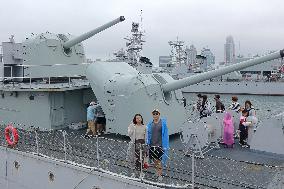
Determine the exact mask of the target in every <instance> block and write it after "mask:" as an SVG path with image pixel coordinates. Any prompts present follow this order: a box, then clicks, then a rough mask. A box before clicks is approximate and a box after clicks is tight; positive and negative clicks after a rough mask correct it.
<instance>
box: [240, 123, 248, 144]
mask: <svg viewBox="0 0 284 189" xmlns="http://www.w3.org/2000/svg"><path fill="white" fill-rule="evenodd" d="M239 130H240V143H241V144H242V145H245V144H246V142H245V140H246V139H247V138H248V129H247V127H245V126H244V125H240V126H239Z"/></svg>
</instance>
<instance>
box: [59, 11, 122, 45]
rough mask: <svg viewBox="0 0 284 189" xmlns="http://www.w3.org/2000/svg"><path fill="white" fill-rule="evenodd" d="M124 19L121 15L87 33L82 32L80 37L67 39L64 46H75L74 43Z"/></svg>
mask: <svg viewBox="0 0 284 189" xmlns="http://www.w3.org/2000/svg"><path fill="white" fill-rule="evenodd" d="M124 20H125V18H124V16H120V17H118V18H117V19H115V20H113V21H111V22H109V23H106V24H104V25H102V26H100V27H98V28H96V29H94V30H91V31H89V32H87V33H84V34H82V35H80V36H78V37H75V38H74V39H71V40H69V41H66V42H65V43H64V44H63V47H64V48H66V49H68V48H70V47H72V46H74V45H76V44H78V43H81V42H82V41H84V40H86V39H88V38H90V37H92V36H94V35H96V34H97V33H100V32H101V31H103V30H105V29H107V28H109V27H111V26H113V25H115V24H117V23H119V22H122V21H124Z"/></svg>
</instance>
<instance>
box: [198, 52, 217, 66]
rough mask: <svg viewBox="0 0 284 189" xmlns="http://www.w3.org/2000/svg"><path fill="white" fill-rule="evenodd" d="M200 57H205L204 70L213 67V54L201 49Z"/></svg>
mask: <svg viewBox="0 0 284 189" xmlns="http://www.w3.org/2000/svg"><path fill="white" fill-rule="evenodd" d="M201 55H202V56H205V57H206V60H205V68H206V69H207V67H210V66H213V64H215V56H214V54H213V53H212V52H211V51H210V49H209V48H203V49H202V50H201Z"/></svg>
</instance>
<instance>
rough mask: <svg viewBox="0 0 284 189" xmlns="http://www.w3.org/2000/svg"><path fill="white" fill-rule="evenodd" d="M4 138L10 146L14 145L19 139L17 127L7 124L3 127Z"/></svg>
mask: <svg viewBox="0 0 284 189" xmlns="http://www.w3.org/2000/svg"><path fill="white" fill-rule="evenodd" d="M10 132H12V135H13V139H11V136H10ZM5 139H6V141H7V143H8V145H9V146H12V147H14V146H15V145H16V144H17V143H18V141H19V134H18V131H17V129H16V128H14V127H13V126H12V125H8V126H7V127H6V128H5Z"/></svg>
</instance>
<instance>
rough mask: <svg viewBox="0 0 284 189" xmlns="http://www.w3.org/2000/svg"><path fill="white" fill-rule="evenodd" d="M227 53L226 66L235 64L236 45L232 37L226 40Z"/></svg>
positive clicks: (225, 50)
mask: <svg viewBox="0 0 284 189" xmlns="http://www.w3.org/2000/svg"><path fill="white" fill-rule="evenodd" d="M224 52H225V59H224V61H225V64H233V63H235V44H234V39H233V37H232V36H228V37H227V38H226V44H225V45H224Z"/></svg>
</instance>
